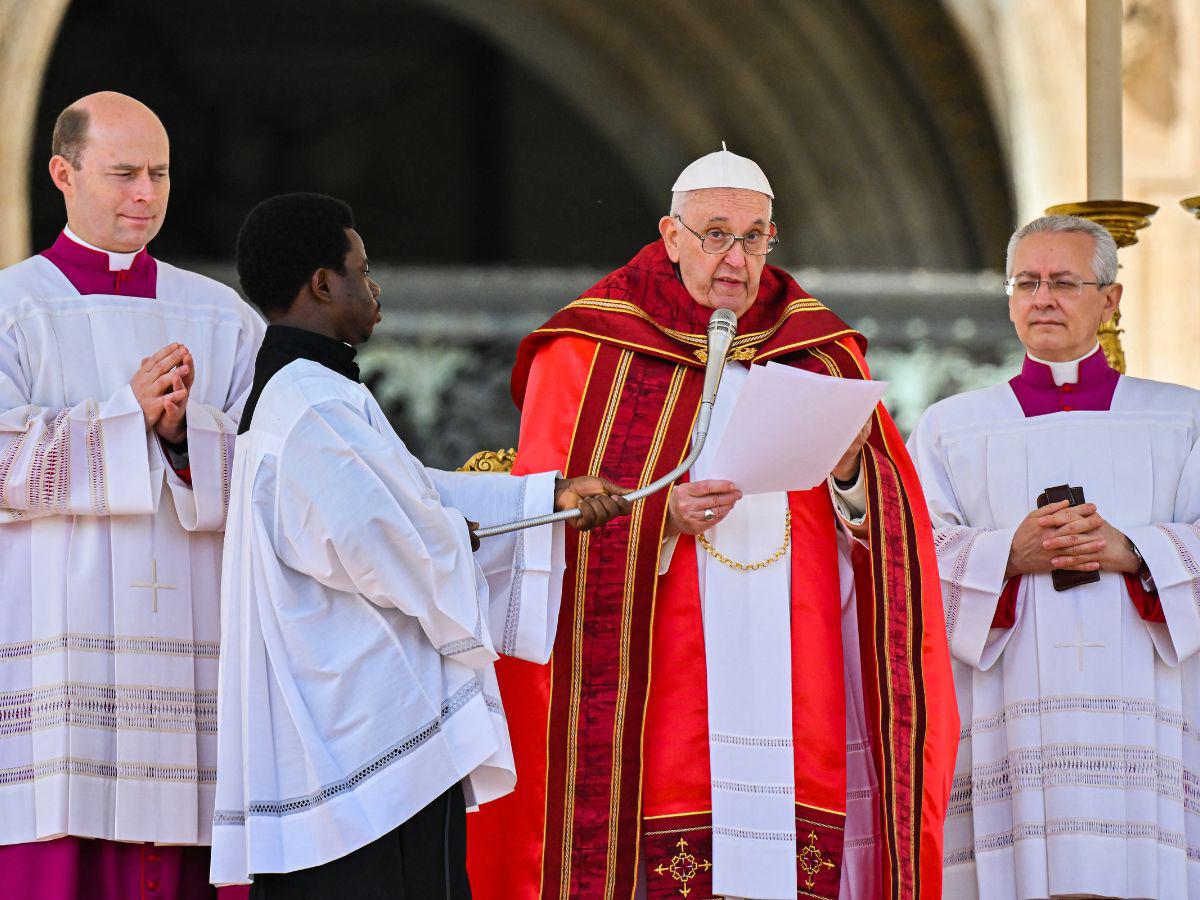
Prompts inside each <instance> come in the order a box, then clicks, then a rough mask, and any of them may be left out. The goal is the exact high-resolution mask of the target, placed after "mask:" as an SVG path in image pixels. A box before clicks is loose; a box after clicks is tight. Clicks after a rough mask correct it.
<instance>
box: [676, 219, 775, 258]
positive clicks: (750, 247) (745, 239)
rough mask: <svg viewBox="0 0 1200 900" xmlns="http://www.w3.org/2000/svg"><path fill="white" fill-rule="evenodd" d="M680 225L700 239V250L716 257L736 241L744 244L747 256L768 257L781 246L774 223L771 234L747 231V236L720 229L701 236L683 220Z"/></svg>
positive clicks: (725, 251) (743, 247)
mask: <svg viewBox="0 0 1200 900" xmlns="http://www.w3.org/2000/svg"><path fill="white" fill-rule="evenodd" d="M675 218H676V219H679V216H678V215H676V216H675ZM679 224H680V225H682V226H683V227H684V228H687V230H688V231H690V232H692V234H694V235H695V236H696V237H698V238H699V239H700V248H701V249H702V250H703V251H704V252H705V253H711V254H713V255H714V256H720V255H721V254H723V253H728V252H729V250H730V248H732V247H733V244H734V242H735V241H741V242H742V250H743V251H744V252H745V253H746V255H747V256H766V255H767V254H768V253H770V252H771V251H772V250H774V249H775V248H776V247H777V246H779V235H778V233H777V232H776V230H775V223H774V222H772V223H771V230H770V231H769V232H766V231H747V232H746V233H745V234H730V233H729V232H728V231H722V230H721V229H720V228H709V229H708V230H707V231H705V232H704V234H701V233H700V232H698V231H696V230H694V229H692V228H689V227H688V224H687V223H686V222H685V221H683V219H679Z"/></svg>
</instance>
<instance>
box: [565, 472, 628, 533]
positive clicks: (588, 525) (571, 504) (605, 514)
mask: <svg viewBox="0 0 1200 900" xmlns="http://www.w3.org/2000/svg"><path fill="white" fill-rule="evenodd" d="M624 493H625V491H624V490H622V489H621V488H619V487H617V485H615V484H613V483H612V482H611V481H609V480H608V479H607V478H600V477H599V476H595V475H580V476H579V477H577V478H560V479H558V481H557V482H555V485H554V508H555V509H556V510H562V509H578V510H579V517H578V518H575V519H571V520H570V522H571V525H572V526H573V527H575V528H578V529H579V530H580V531H591V530H592V529H593V528H599V527H600V526H601V525H605V524H607V523H608V522H609V521H610V520H612V519H615V518H616V517H617V516H623V515H626V514H627V513H628V512H629V508H630V504H629V501H628V500H626V499H625V498H624V497H623V496H622V495H623V494H624Z"/></svg>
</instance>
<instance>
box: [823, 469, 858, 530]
mask: <svg viewBox="0 0 1200 900" xmlns="http://www.w3.org/2000/svg"><path fill="white" fill-rule="evenodd" d="M862 470H863V467H862V465H861V464H860V465H859V467H858V474H857V475H855V476H854V483H853V484H852V485H850V487H848V488H842V487H840V486H839V485H838V483H837V479H836V478H834V477H833V476H832V475H830V476H829V478H828V479H827V480H828V482H829V495H830V496H831V497H832V498H833V506H834V508H835V509H836V510H837V513H838V515H839V516H841V517H842V518H843V519H845V520H846V521H847V522H849V523H850V524H851V525H861V524H862V522H863V519H864V518H866V515H867V483H866V479H864V478H863V474H862Z"/></svg>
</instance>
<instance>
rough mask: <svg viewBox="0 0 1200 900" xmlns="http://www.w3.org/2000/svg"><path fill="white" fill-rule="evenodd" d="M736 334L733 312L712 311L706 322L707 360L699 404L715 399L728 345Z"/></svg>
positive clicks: (725, 310)
mask: <svg viewBox="0 0 1200 900" xmlns="http://www.w3.org/2000/svg"><path fill="white" fill-rule="evenodd" d="M736 334H737V316H735V315H734V314H733V310H729V309H717V310H713V314H712V318H710V319H709V320H708V360H707V362H706V363H705V368H704V390H703V392H701V394H700V402H701V403H713V402H714V401H716V399H717V388H718V387H719V386H720V384H721V373H722V372H724V371H725V357H726V356H727V355H728V354H729V345H730V344H732V343H733V338H734V336H735V335H736Z"/></svg>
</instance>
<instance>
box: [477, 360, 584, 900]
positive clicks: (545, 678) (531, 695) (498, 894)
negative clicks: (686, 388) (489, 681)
mask: <svg viewBox="0 0 1200 900" xmlns="http://www.w3.org/2000/svg"><path fill="white" fill-rule="evenodd" d="M598 347H599V345H598V344H597V343H596V342H595V341H590V340H585V339H580V338H564V339H560V340H557V341H554V342H553V343H552V344H549V345H547V346H546V347H545V348H544V349H543V350H542V351H541V352H540V353H539V354H538V357H537V359H536V361H535V362H534V364H533V368H532V371H531V373H530V377H529V382H528V385H527V388H526V391H525V395H524V398H523V400H524V403H523V407H524V409H525V411H526V413H527V415H525V416H524V417H523V418H522V421H521V442H520V447H519V452H518V454H517V461H516V465H515V466H514V467H513V474H514V475H528V474H531V473H533V472H555V471H557V472H565V471H566V469H567V456H568V455H569V453H570V449H571V441H572V438H573V436H574V433H575V422H576V419H577V417H578V411H579V407H580V403H581V400H582V398H583V394H584V391H585V390H586V388H587V385H588V383H589V379H590V377H591V374H592V364H593V361H594V360H595V357H596V351H597V349H598ZM572 531H573V529H568V530H567V533H568V534H570V533H571V532H572ZM496 675H497V678H498V679H499V681H500V692H501V697H502V699H503V700H504V712H505V717H506V718H507V720H508V723H509V734H510V736H511V739H512V748H513V758H514V760H515V762H516V769H517V788H516V790H515V791H514V792H513V793H511V794H509V795H508V796H505V797H501V798H499V799H498V800H493V801H492V802H491V803H488V804H487V805H486V806H484V807H483V808H482V809H481V810H479V811H478V812H474V813H472V814H470V815H469V816H467V831H468V840H467V866H468V870H469V872H470V876H471V885H472V892H473V895H474V897H475V898H476V900H510V898H513V897H535V896H537V893H538V885H539V884H540V883H541V879H542V837H543V833H544V831H545V815H546V721H547V716H548V715H549V712H550V667H549V666H540V665H536V664H534V663H531V662H525V661H523V660H518V659H512V658H510V657H506V656H503V657H501V658H500V659H499V661H497V663H496Z"/></svg>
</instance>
